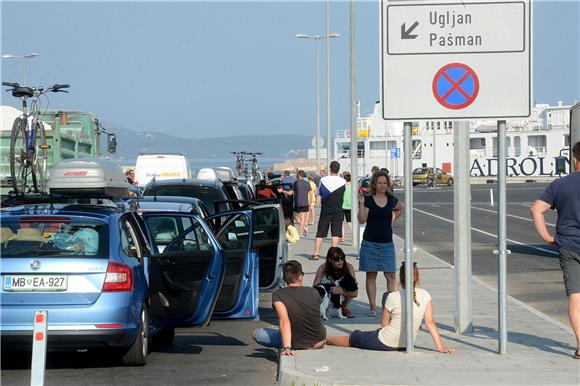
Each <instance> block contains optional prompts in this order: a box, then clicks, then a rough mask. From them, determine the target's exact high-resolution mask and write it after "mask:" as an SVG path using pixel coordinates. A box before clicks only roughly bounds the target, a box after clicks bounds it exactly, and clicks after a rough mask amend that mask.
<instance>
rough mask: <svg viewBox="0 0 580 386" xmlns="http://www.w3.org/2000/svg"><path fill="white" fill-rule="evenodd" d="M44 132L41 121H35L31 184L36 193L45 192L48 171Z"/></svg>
mask: <svg viewBox="0 0 580 386" xmlns="http://www.w3.org/2000/svg"><path fill="white" fill-rule="evenodd" d="M46 145H47V143H46V132H45V131H44V125H43V124H42V123H41V122H37V123H36V137H35V138H34V149H35V152H34V155H33V161H32V170H33V173H32V185H33V188H34V191H35V192H36V193H44V192H46V182H47V173H48V149H47V148H46Z"/></svg>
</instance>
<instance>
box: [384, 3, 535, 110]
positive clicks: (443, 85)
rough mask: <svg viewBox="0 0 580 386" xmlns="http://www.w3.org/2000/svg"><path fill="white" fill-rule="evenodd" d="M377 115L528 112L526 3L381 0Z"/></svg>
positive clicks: (528, 15) (528, 12)
mask: <svg viewBox="0 0 580 386" xmlns="http://www.w3.org/2000/svg"><path fill="white" fill-rule="evenodd" d="M381 13H382V15H381V59H382V66H381V67H382V68H381V69H382V71H381V76H382V77H381V78H382V79H381V80H382V102H383V103H382V106H383V117H384V118H385V119H393V120H410V119H468V118H469V119H470V118H510V117H526V116H529V115H530V111H531V96H532V85H531V73H532V72H531V21H532V19H531V9H530V1H529V0H506V1H478V2H474V1H471V0H465V1H456V0H451V1H431V0H423V1H421V0H383V1H382V4H381Z"/></svg>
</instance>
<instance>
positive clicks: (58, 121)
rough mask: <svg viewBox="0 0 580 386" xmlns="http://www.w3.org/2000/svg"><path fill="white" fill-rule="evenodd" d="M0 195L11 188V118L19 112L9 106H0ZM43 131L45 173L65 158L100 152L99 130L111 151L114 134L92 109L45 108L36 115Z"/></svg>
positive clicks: (113, 145)
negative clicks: (46, 150) (102, 125)
mask: <svg viewBox="0 0 580 386" xmlns="http://www.w3.org/2000/svg"><path fill="white" fill-rule="evenodd" d="M0 109H1V110H0V113H1V114H0V116H1V122H0V124H1V126H0V195H2V196H5V195H7V194H8V192H9V191H10V190H12V184H11V182H10V139H11V134H12V124H13V122H14V119H15V118H16V117H18V116H20V115H21V114H22V112H21V111H20V110H19V109H16V108H14V107H11V106H0ZM39 119H40V121H42V122H43V125H44V128H45V131H46V141H47V144H48V145H49V146H50V149H49V150H48V174H49V175H50V170H51V168H52V166H53V165H54V164H56V163H57V162H59V161H62V160H65V159H72V158H81V157H89V158H96V157H99V156H100V155H101V146H100V145H101V143H100V142H101V134H106V135H107V149H106V151H107V152H109V153H114V152H115V148H116V138H115V135H114V134H109V133H106V132H104V131H103V130H102V128H101V127H100V125H99V120H98V119H97V118H96V117H95V116H94V115H93V114H91V113H87V112H82V111H65V110H47V111H43V112H42V113H41V114H40V117H39Z"/></svg>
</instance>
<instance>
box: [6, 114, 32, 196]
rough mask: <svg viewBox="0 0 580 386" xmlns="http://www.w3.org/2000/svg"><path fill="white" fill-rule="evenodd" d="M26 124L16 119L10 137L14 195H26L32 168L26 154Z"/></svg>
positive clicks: (11, 176) (11, 177) (11, 174)
mask: <svg viewBox="0 0 580 386" xmlns="http://www.w3.org/2000/svg"><path fill="white" fill-rule="evenodd" d="M25 129H26V124H25V122H24V120H22V118H16V119H15V120H14V124H13V125H12V134H11V137H10V180H11V182H12V189H13V190H14V193H25V190H26V183H27V180H28V176H29V175H30V173H32V167H31V165H30V164H29V160H28V157H27V154H26V132H25Z"/></svg>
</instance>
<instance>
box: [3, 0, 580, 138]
mask: <svg viewBox="0 0 580 386" xmlns="http://www.w3.org/2000/svg"><path fill="white" fill-rule="evenodd" d="M325 7H326V6H325V3H324V2H272V1H267V2H266V1H261V2H245V1H235V2H214V1H212V2H185V1H182V2H112V1H109V2H84V1H83V2H80V1H76V2H48V1H39V2H34V3H32V2H23V1H18V2H11V1H2V9H1V20H2V40H1V52H2V54H17V55H22V54H26V53H30V52H37V53H39V54H40V55H39V56H38V57H36V58H33V59H30V60H29V61H28V65H27V83H28V84H31V85H49V84H53V83H70V85H71V90H70V94H58V95H54V94H53V95H51V96H50V108H62V109H79V110H85V111H91V112H93V113H95V114H96V115H97V116H98V117H99V118H101V120H102V121H104V122H107V123H112V124H115V125H119V126H122V127H126V128H129V129H132V130H137V131H162V132H165V133H169V134H173V135H176V136H182V137H190V138H201V137H216V136H228V135H236V134H260V133H263V134H286V133H295V134H308V135H312V134H313V133H314V127H315V126H314V122H315V120H314V114H315V110H314V100H315V98H314V91H315V89H314V68H315V67H314V53H315V50H314V49H315V48H314V41H311V40H306V39H296V38H295V37H294V35H295V34H296V33H299V32H302V33H307V34H311V35H315V34H321V35H322V34H324V33H325V26H324V21H325ZM348 11H349V4H348V2H345V1H341V2H333V3H332V5H331V30H332V32H338V33H340V34H341V37H340V38H337V39H332V52H331V65H332V68H331V96H332V97H331V104H332V123H333V127H334V129H337V130H341V129H346V128H348V126H349V125H350V111H349V110H350V105H349V103H350V95H349V74H348V64H349V45H348V43H349V36H348V33H349V25H348V20H349V14H348ZM356 11H357V15H356V16H357V78H358V79H357V81H358V98H359V99H360V101H361V110H362V112H363V113H365V112H368V111H370V110H371V109H372V107H373V105H374V102H375V101H376V100H378V99H379V62H378V58H379V49H378V28H379V19H378V4H377V2H370V1H364V2H357V10H356ZM534 15H535V17H534V100H535V101H536V102H538V103H540V102H541V103H550V104H556V101H558V100H561V101H564V103H566V104H571V103H573V102H574V101H576V100H580V75H579V71H578V69H579V68H580V57H579V56H580V55H579V47H580V27H579V25H580V20H579V19H580V16H579V15H580V1H576V0H575V1H550V2H548V1H537V2H534ZM23 26H25V28H22V27H23ZM320 49H321V84H320V85H321V108H322V110H321V125H322V126H321V127H322V129H323V133H324V130H325V128H326V122H325V116H326V112H325V110H324V108H325V99H324V98H325V94H324V92H325V83H324V69H325V64H324V57H325V46H324V43H321V46H320ZM1 65H2V70H1V71H2V80H3V81H18V82H20V81H21V80H22V60H21V59H3V60H2V63H1ZM11 99H12V98H11V97H10V96H9V94H3V96H2V104H11V105H14V104H15V102H16V101H13V100H11Z"/></svg>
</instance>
